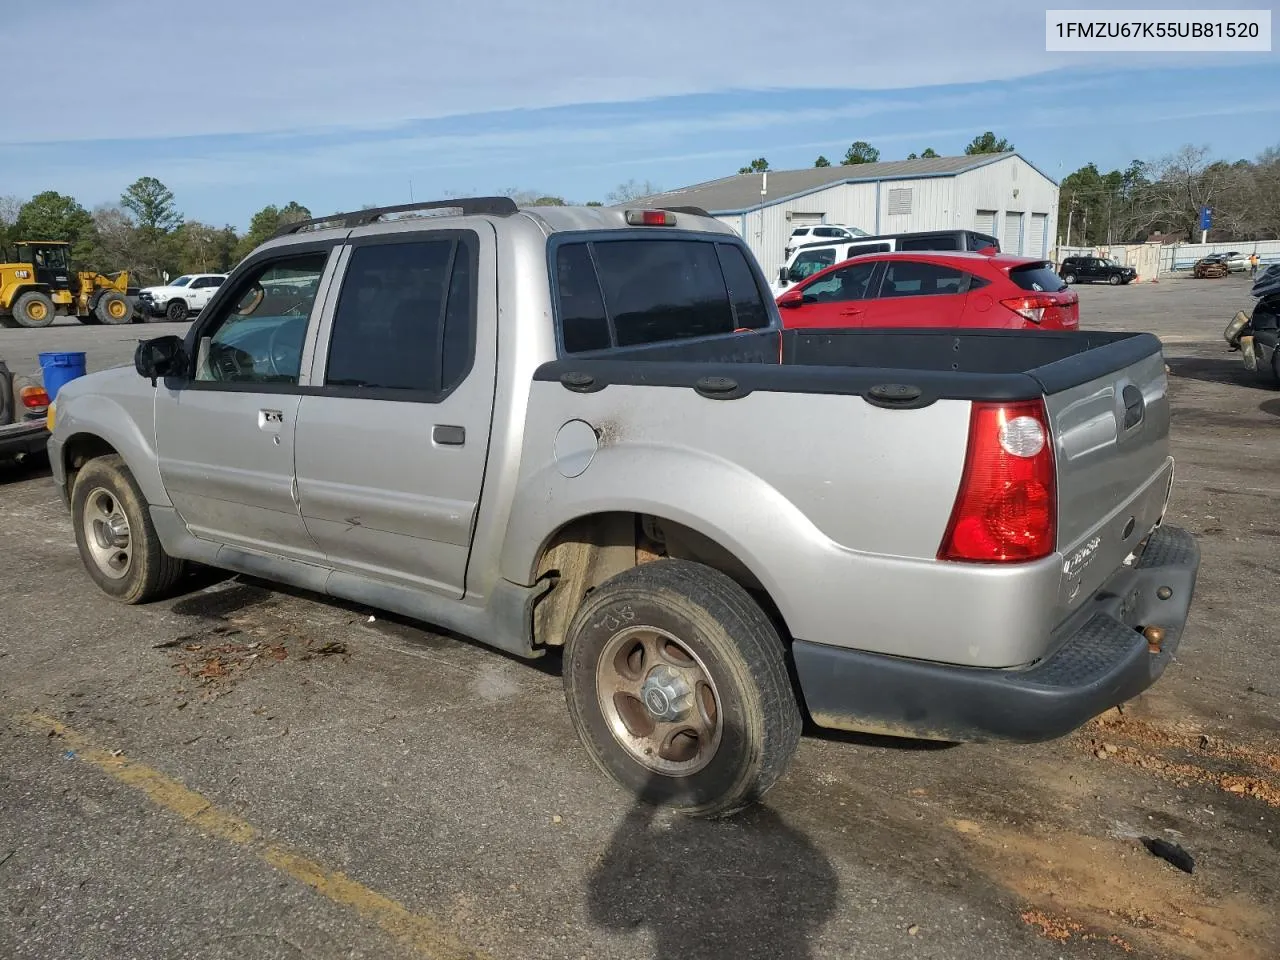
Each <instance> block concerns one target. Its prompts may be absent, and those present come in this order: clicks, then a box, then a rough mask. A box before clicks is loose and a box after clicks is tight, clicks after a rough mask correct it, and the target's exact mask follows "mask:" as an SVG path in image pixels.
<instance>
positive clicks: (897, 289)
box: [880, 260, 969, 297]
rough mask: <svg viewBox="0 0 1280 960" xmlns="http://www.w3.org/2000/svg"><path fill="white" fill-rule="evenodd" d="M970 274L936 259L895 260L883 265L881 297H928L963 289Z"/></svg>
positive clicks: (965, 287)
mask: <svg viewBox="0 0 1280 960" xmlns="http://www.w3.org/2000/svg"><path fill="white" fill-rule="evenodd" d="M968 280H969V274H967V273H965V272H964V271H963V270H957V269H956V268H955V267H944V266H942V265H940V264H936V263H917V262H915V261H913V260H895V261H893V262H891V263H888V264H886V265H885V271H884V280H883V281H881V283H880V296H881V297H928V296H939V295H942V294H948V293H964V292H965V290H967V289H968Z"/></svg>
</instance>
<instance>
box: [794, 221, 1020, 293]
mask: <svg viewBox="0 0 1280 960" xmlns="http://www.w3.org/2000/svg"><path fill="white" fill-rule="evenodd" d="M895 250H993V251H996V252H999V250H1000V241H999V240H998V239H996V238H995V237H993V236H990V235H988V234H985V233H978V232H977V231H975V230H927V231H918V232H916V233H887V234H882V235H880V236H875V237H870V236H868V237H862V238H861V239H860V240H858V241H857V242H856V243H809V244H804V245H802V246H800V247H798V248H797V249H796V250H795V252H794V254H793V255H792V256H790V257H788V258H787V262H786V263H784V264H783V265H782V267H781V268H780V269H779V270H778V281H777V283H776V284H774V287H773V289H774V292H775V293H785V292H786V291H787V290H790V289H791V288H792V287H794V286H795V285H796V284H797V283H799V282H800V281H802V280H804V279H805V278H806V277H811V276H813V275H814V274H815V273H817V272H818V271H819V270H823V269H825V268H827V267H829V266H831V265H832V264H833V263H839V262H841V261H842V260H848V259H849V258H850V257H859V256H862V255H863V254H867V253H891V252H893V251H895Z"/></svg>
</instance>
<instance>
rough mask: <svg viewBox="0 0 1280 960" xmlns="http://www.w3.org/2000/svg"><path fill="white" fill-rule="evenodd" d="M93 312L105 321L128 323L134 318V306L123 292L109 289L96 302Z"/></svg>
mask: <svg viewBox="0 0 1280 960" xmlns="http://www.w3.org/2000/svg"><path fill="white" fill-rule="evenodd" d="M93 314H94V316H96V317H97V318H98V319H99V320H101V321H102V322H103V323H112V324H115V323H128V322H129V321H130V320H132V319H133V308H132V307H131V306H129V301H128V300H126V299H125V297H124V294H123V293H118V292H117V291H115V290H108V291H107V292H106V293H104V294H103V295H102V296H100V297H99V298H98V302H97V303H96V304H94V307H93Z"/></svg>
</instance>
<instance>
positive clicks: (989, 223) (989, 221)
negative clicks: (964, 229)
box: [973, 210, 996, 237]
mask: <svg viewBox="0 0 1280 960" xmlns="http://www.w3.org/2000/svg"><path fill="white" fill-rule="evenodd" d="M973 229H975V230H977V231H978V232H979V233H985V234H986V235H987V236H988V237H994V236H995V235H996V212H995V211H994V210H979V211H978V213H977V215H976V216H974V218H973Z"/></svg>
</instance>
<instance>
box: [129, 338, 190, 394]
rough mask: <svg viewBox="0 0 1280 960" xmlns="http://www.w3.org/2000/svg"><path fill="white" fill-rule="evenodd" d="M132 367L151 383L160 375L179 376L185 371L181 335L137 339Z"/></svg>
mask: <svg viewBox="0 0 1280 960" xmlns="http://www.w3.org/2000/svg"><path fill="white" fill-rule="evenodd" d="M133 367H134V369H135V370H137V371H138V375H139V376H142V377H146V378H147V379H148V380H150V381H151V385H152V386H153V387H154V386H155V385H156V380H157V379H159V378H161V377H180V376H183V375H185V374H186V372H187V350H186V345H185V344H184V343H183V342H182V338H181V337H176V336H173V335H172V334H171V335H169V336H167V337H155V338H153V339H151V340H139V341H138V349H137V350H135V351H134V352H133Z"/></svg>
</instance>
